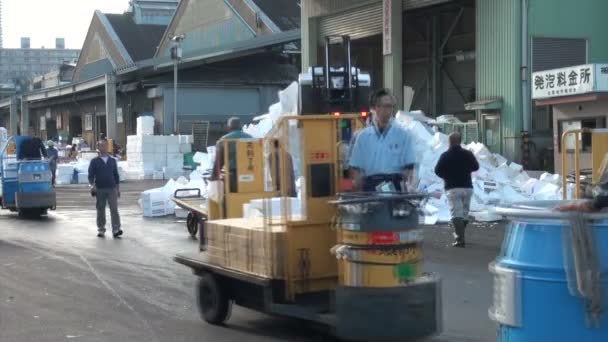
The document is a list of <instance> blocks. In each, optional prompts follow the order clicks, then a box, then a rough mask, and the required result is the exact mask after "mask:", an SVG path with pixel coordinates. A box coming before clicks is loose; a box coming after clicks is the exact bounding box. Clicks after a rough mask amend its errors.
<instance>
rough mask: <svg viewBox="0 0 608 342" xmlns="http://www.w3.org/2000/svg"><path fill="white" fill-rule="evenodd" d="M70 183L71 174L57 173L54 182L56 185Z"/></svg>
mask: <svg viewBox="0 0 608 342" xmlns="http://www.w3.org/2000/svg"><path fill="white" fill-rule="evenodd" d="M71 183H72V175H57V177H56V178H55V184H57V185H68V184H71Z"/></svg>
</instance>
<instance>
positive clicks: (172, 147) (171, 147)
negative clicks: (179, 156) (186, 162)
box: [166, 144, 179, 154]
mask: <svg viewBox="0 0 608 342" xmlns="http://www.w3.org/2000/svg"><path fill="white" fill-rule="evenodd" d="M166 146H167V154H169V153H179V144H167V145H166Z"/></svg>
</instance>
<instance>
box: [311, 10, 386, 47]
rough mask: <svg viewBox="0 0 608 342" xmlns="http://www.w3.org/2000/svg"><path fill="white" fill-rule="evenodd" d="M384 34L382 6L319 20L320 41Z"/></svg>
mask: <svg viewBox="0 0 608 342" xmlns="http://www.w3.org/2000/svg"><path fill="white" fill-rule="evenodd" d="M377 34H382V6H380V3H375V4H371V5H367V6H362V7H359V8H356V9H353V10H352V11H348V12H345V13H340V14H338V15H332V16H327V17H323V18H321V19H320V20H319V39H320V40H322V39H323V38H322V37H327V36H330V35H349V36H350V37H351V39H359V38H365V37H369V36H373V35H377Z"/></svg>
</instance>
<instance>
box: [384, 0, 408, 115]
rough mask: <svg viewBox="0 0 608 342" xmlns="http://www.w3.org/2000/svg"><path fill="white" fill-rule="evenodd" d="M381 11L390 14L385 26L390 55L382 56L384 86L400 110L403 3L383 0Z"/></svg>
mask: <svg viewBox="0 0 608 342" xmlns="http://www.w3.org/2000/svg"><path fill="white" fill-rule="evenodd" d="M384 6H388V7H389V8H386V7H384ZM383 9H387V10H388V11H389V12H390V20H389V21H388V22H387V23H386V24H388V25H390V45H391V46H390V47H391V49H390V50H391V53H390V54H385V55H384V86H385V87H386V88H389V89H391V90H392V91H393V93H394V94H395V97H396V99H397V108H399V109H401V108H402V107H403V1H400V0H384V2H383ZM385 21H386V18H385ZM385 38H386V37H385Z"/></svg>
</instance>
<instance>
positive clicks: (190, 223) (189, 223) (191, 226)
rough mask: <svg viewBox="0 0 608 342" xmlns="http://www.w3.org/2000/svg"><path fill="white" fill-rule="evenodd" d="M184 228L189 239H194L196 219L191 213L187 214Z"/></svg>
mask: <svg viewBox="0 0 608 342" xmlns="http://www.w3.org/2000/svg"><path fill="white" fill-rule="evenodd" d="M186 228H187V229H188V233H189V234H190V236H191V237H193V238H196V234H197V233H198V217H197V216H196V215H194V214H192V213H189V214H188V218H187V219H186Z"/></svg>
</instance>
